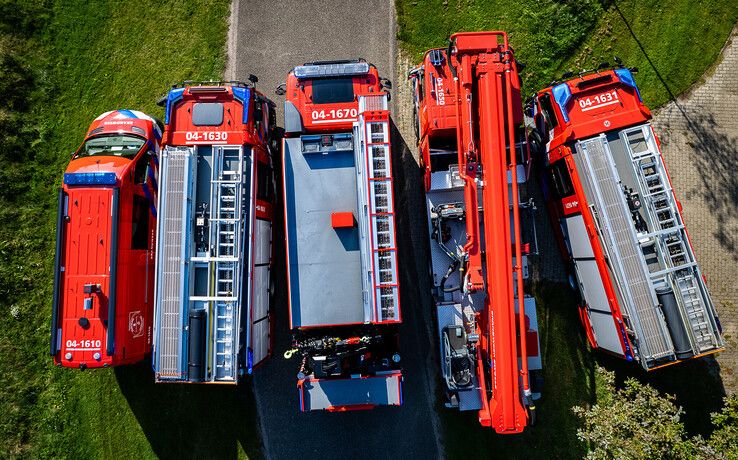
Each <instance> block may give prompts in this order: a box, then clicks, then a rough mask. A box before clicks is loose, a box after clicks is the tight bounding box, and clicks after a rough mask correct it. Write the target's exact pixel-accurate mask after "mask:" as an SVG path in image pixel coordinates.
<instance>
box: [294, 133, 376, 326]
mask: <svg viewBox="0 0 738 460" xmlns="http://www.w3.org/2000/svg"><path fill="white" fill-rule="evenodd" d="M284 181H285V206H286V208H287V209H286V211H287V213H286V215H287V255H288V259H289V268H288V270H289V285H290V312H291V324H292V327H311V326H324V325H340V324H356V323H363V322H364V306H363V300H362V291H363V289H362V282H361V251H360V246H359V234H358V228H357V227H356V226H354V227H349V228H333V226H332V223H331V216H332V214H333V213H347V212H351V213H353V215H354V216H356V215H357V197H356V170H355V165H354V154H353V151H343V152H332V153H331V154H329V155H322V154H303V152H302V142H301V140H300V138H292V139H285V144H284Z"/></svg>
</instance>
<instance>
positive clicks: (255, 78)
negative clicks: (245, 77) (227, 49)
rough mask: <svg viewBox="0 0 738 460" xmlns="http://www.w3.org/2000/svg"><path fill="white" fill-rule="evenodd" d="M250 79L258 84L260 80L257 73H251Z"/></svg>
mask: <svg viewBox="0 0 738 460" xmlns="http://www.w3.org/2000/svg"><path fill="white" fill-rule="evenodd" d="M249 81H250V82H251V83H253V84H256V83H257V82H258V81H259V78H258V77H257V76H256V75H252V74H249Z"/></svg>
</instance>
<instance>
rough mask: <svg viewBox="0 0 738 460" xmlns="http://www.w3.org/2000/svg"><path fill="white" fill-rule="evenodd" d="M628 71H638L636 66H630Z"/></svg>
mask: <svg viewBox="0 0 738 460" xmlns="http://www.w3.org/2000/svg"><path fill="white" fill-rule="evenodd" d="M630 71H631V72H632V73H638V67H631V68H630Z"/></svg>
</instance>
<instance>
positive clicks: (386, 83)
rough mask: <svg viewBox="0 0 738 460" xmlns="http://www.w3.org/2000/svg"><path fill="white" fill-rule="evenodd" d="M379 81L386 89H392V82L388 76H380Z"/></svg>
mask: <svg viewBox="0 0 738 460" xmlns="http://www.w3.org/2000/svg"><path fill="white" fill-rule="evenodd" d="M379 83H380V84H381V85H382V88H384V89H392V82H391V81H390V80H389V79H388V78H380V79H379Z"/></svg>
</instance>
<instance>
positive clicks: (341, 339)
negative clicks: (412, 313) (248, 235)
mask: <svg viewBox="0 0 738 460" xmlns="http://www.w3.org/2000/svg"><path fill="white" fill-rule="evenodd" d="M388 88H389V82H388V81H387V80H384V79H380V78H379V74H378V72H377V69H376V67H374V66H373V65H371V64H369V63H367V62H365V61H363V60H355V61H330V62H312V63H307V64H305V65H301V66H298V67H295V68H294V69H293V70H292V71H291V72H290V73H289V75H288V76H287V82H286V84H285V85H284V86H281V87H280V88H279V89H278V93H280V94H284V93H286V95H287V100H286V102H285V110H284V112H285V114H284V116H285V119H284V128H285V136H286V137H285V139H284V141H283V144H282V148H283V178H284V202H285V203H284V205H285V232H286V246H287V275H288V276H287V278H288V289H289V293H288V297H289V318H290V328H291V329H292V332H293V339H294V342H293V348H292V349H291V350H288V351H287V353H285V357H290V356H292V355H293V354H295V353H298V354H299V356H300V365H299V371H298V373H297V379H298V383H297V386H298V389H299V395H300V408H301V409H302V410H303V411H310V410H328V411H344V410H352V409H368V408H371V407H374V406H378V405H400V404H402V371H401V364H400V354H399V351H398V350H399V348H398V340H399V339H398V325H399V323H400V321H401V311H400V299H399V284H398V274H397V249H396V247H395V241H396V238H395V213H394V200H393V185H392V161H391V149H390V119H389V110H388V106H387V101H388V98H389V95H388V93H387V92H386V91H385V89H388Z"/></svg>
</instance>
